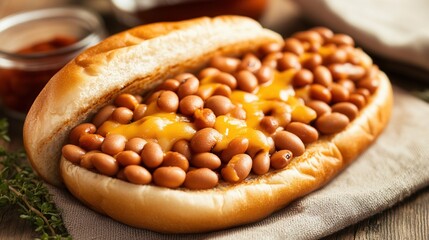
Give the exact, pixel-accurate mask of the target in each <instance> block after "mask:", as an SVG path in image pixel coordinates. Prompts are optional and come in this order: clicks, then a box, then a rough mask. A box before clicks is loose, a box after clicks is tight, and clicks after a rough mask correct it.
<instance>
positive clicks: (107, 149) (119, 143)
mask: <svg viewBox="0 0 429 240" xmlns="http://www.w3.org/2000/svg"><path fill="white" fill-rule="evenodd" d="M126 142H127V139H126V138H125V137H124V136H123V135H120V134H108V135H107V136H106V137H105V138H104V142H103V143H102V144H101V151H102V152H104V153H106V154H109V155H111V156H114V155H116V154H118V153H119V152H122V151H124V149H125V143H126Z"/></svg>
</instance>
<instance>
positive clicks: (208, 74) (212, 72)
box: [198, 67, 220, 80]
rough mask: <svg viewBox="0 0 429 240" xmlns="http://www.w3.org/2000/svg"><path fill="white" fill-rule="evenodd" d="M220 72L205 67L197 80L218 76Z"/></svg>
mask: <svg viewBox="0 0 429 240" xmlns="http://www.w3.org/2000/svg"><path fill="white" fill-rule="evenodd" d="M219 72H220V71H219V69H217V68H214V67H207V68H204V69H203V70H201V71H200V73H199V74H198V78H199V79H201V80H202V79H204V78H206V77H213V76H214V75H216V74H218V73H219Z"/></svg>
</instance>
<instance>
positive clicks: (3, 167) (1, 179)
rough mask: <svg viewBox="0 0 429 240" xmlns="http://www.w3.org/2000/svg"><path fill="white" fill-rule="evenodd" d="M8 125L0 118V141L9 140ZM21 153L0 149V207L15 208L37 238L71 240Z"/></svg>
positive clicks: (51, 202) (56, 211) (54, 206)
mask: <svg viewBox="0 0 429 240" xmlns="http://www.w3.org/2000/svg"><path fill="white" fill-rule="evenodd" d="M7 129H8V122H7V120H6V119H0V139H3V140H5V141H9V140H10V139H9V137H8V134H7ZM25 158H26V156H25V152H24V151H23V150H17V151H8V150H7V149H6V148H5V147H3V146H0V208H3V207H8V206H15V207H16V209H17V210H18V212H19V214H20V217H21V218H22V219H25V220H27V221H29V222H31V223H32V224H33V225H34V227H35V229H34V230H35V231H36V232H37V233H38V234H39V236H40V239H64V238H66V239H71V237H70V235H69V234H68V233H67V229H66V228H65V226H64V223H63V221H62V218H61V215H60V213H59V211H58V209H57V208H56V205H55V203H54V202H53V201H52V198H51V195H50V194H49V192H48V189H47V188H46V186H45V185H43V183H42V180H41V179H40V178H39V177H38V176H37V175H36V174H35V173H34V172H33V170H32V168H31V167H30V166H29V165H28V164H27V163H26V162H25V161H24V160H25Z"/></svg>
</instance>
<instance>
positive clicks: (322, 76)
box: [313, 66, 333, 87]
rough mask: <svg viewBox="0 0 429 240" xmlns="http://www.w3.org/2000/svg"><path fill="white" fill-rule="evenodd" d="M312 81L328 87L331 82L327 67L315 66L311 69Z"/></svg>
mask: <svg viewBox="0 0 429 240" xmlns="http://www.w3.org/2000/svg"><path fill="white" fill-rule="evenodd" d="M313 74H314V83H318V84H320V85H322V86H324V87H329V86H331V84H332V81H333V80H332V75H331V72H330V71H329V69H328V68H327V67H325V66H317V67H316V68H314V70H313Z"/></svg>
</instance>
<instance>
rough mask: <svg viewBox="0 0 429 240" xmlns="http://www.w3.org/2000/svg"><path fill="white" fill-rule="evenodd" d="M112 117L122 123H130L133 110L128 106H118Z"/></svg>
mask: <svg viewBox="0 0 429 240" xmlns="http://www.w3.org/2000/svg"><path fill="white" fill-rule="evenodd" d="M110 119H111V120H112V121H115V122H118V123H120V124H128V123H130V122H131V120H132V119H133V111H131V110H130V109H129V108H126V107H118V108H116V109H115V110H114V111H113V112H112V115H111V116H110Z"/></svg>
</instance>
